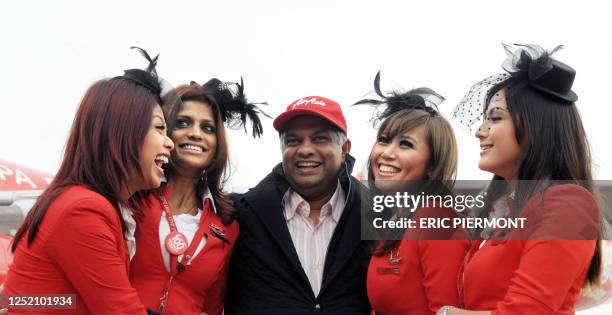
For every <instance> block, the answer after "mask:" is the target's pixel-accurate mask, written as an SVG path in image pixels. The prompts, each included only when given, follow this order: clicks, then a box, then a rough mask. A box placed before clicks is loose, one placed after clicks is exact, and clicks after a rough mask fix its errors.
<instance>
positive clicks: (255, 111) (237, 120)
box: [191, 78, 270, 137]
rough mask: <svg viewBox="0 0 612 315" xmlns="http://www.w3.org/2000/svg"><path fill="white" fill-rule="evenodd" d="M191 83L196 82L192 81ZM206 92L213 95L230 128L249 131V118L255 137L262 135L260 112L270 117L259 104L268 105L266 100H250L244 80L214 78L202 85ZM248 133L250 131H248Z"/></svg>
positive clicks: (215, 103)
mask: <svg viewBox="0 0 612 315" xmlns="http://www.w3.org/2000/svg"><path fill="white" fill-rule="evenodd" d="M191 84H196V85H197V83H196V82H194V81H192V82H191ZM202 88H203V89H204V92H205V93H207V94H209V95H211V96H212V98H213V99H212V101H213V102H214V104H213V105H214V106H216V107H217V108H218V110H219V113H220V114H221V120H223V122H224V123H225V125H226V126H227V127H228V128H231V129H241V128H244V131H245V132H247V129H246V122H247V119H248V120H250V121H251V125H252V135H253V137H261V135H262V134H263V127H262V125H261V120H260V117H259V114H262V115H264V116H266V117H268V118H270V116H268V115H267V114H266V113H265V112H263V111H262V110H261V109H260V108H259V107H258V106H257V105H268V103H266V102H259V103H252V102H249V101H248V100H247V98H246V95H245V94H244V80H243V79H242V78H240V83H236V82H222V81H221V80H219V79H217V78H212V79H210V80H208V82H206V83H204V84H203V85H202ZM247 133H248V132H247Z"/></svg>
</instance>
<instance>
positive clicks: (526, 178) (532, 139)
mask: <svg viewBox="0 0 612 315" xmlns="http://www.w3.org/2000/svg"><path fill="white" fill-rule="evenodd" d="M502 89H504V91H505V94H506V103H507V104H508V111H509V113H510V116H511V117H512V124H513V125H514V129H515V130H516V133H515V134H516V141H517V143H519V144H520V145H521V147H522V156H521V157H520V159H521V162H520V165H519V169H518V174H517V179H518V180H522V182H521V184H520V185H517V187H516V190H515V201H514V203H513V207H512V209H511V210H512V213H513V215H515V216H516V215H517V214H518V212H519V211H520V209H521V208H522V207H523V206H524V205H525V203H526V202H527V200H528V199H529V198H530V197H531V196H533V195H534V193H536V192H537V191H539V190H541V187H538V186H539V185H540V184H541V183H538V182H539V181H543V180H550V182H551V183H554V182H556V181H560V182H568V181H569V182H572V183H575V184H576V185H579V186H582V187H584V188H585V189H587V190H588V191H590V192H591V193H592V194H593V195H594V197H595V198H596V199H598V196H599V191H598V189H597V187H595V185H594V183H593V176H592V174H591V166H592V165H591V152H590V150H589V144H588V141H587V137H586V132H585V131H584V127H583V125H582V119H581V118H580V114H579V113H578V109H577V108H576V105H575V104H574V103H568V102H567V101H562V100H560V99H558V98H556V97H554V96H549V95H548V94H545V93H543V92H540V91H539V90H537V89H534V88H533V87H531V86H529V85H527V84H525V83H524V82H521V81H520V80H517V79H514V78H510V79H508V80H506V81H504V82H502V83H500V84H498V85H497V86H495V87H493V88H492V89H491V90H490V91H489V92H488V95H487V101H486V102H485V104H487V105H485V106H488V103H489V101H490V99H491V98H492V97H493V96H494V95H495V93H497V92H498V91H500V90H502ZM484 112H486V108H485V111H484ZM508 189H509V185H508V182H506V181H505V180H504V179H503V178H502V177H500V176H498V175H495V176H494V177H493V181H492V182H491V185H489V187H488V189H487V196H486V198H485V210H484V211H483V212H482V213H481V214H480V216H481V217H488V216H489V213H490V212H491V211H492V209H493V207H492V205H493V204H494V202H495V201H496V200H498V199H499V198H500V197H501V196H503V195H504V194H506V193H507V190H508ZM601 239H602V231H601V229H600V231H599V236H598V239H597V244H596V248H595V254H594V256H593V259H592V260H591V264H590V266H589V271H588V274H587V279H586V283H587V284H593V283H597V280H598V278H599V275H600V273H601Z"/></svg>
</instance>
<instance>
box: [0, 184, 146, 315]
mask: <svg viewBox="0 0 612 315" xmlns="http://www.w3.org/2000/svg"><path fill="white" fill-rule="evenodd" d="M128 260H129V258H128V256H127V253H126V245H125V241H124V238H123V232H122V230H121V222H120V219H119V215H118V213H117V211H116V210H115V208H114V207H113V206H112V205H111V203H110V202H108V200H107V199H105V198H104V197H102V196H101V195H99V194H98V193H95V192H93V191H91V190H89V189H87V188H85V187H83V186H73V187H70V188H68V189H66V190H65V191H64V192H63V193H61V194H60V195H59V196H58V197H57V198H56V199H55V200H54V201H53V202H52V203H51V205H50V206H49V208H48V209H47V213H46V214H45V216H44V218H43V220H42V223H41V224H40V226H39V229H38V233H37V234H36V238H35V239H34V242H33V243H32V245H30V246H29V247H28V246H27V234H26V236H25V237H24V238H23V239H21V241H20V243H19V245H18V246H17V250H16V251H15V255H14V256H13V264H12V265H11V267H10V270H9V273H8V275H7V281H6V284H5V287H4V292H3V293H4V294H35V293H38V294H76V309H72V310H57V309H36V310H32V309H27V310H26V309H14V310H11V314H18V313H19V314H22V313H23V314H26V313H27V314H31V313H33V312H34V313H36V314H146V312H145V308H144V307H143V305H142V303H141V302H140V299H139V298H138V294H137V293H136V290H134V289H133V288H132V286H131V285H130V282H129V280H128ZM73 302H74V301H73Z"/></svg>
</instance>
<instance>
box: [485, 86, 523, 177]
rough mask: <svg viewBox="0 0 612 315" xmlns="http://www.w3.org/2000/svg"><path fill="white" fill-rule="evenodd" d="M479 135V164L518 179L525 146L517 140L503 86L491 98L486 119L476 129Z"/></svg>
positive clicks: (503, 175) (487, 169) (489, 170)
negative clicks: (522, 147) (522, 146)
mask: <svg viewBox="0 0 612 315" xmlns="http://www.w3.org/2000/svg"><path fill="white" fill-rule="evenodd" d="M476 137H477V138H478V139H479V140H480V161H479V162H478V167H480V169H482V170H484V171H488V172H491V173H493V174H495V175H499V176H501V177H503V178H504V179H506V180H512V179H515V177H516V176H517V173H518V169H519V166H520V159H521V153H522V149H521V146H520V145H519V143H518V142H517V140H516V132H515V128H514V124H513V122H512V117H511V116H510V112H509V111H508V104H507V103H506V94H505V91H504V89H501V90H499V91H498V92H496V93H495V95H493V97H492V98H491V100H490V101H489V104H488V106H487V111H486V113H485V121H484V122H483V124H482V125H481V126H480V128H479V129H478V130H477V131H476Z"/></svg>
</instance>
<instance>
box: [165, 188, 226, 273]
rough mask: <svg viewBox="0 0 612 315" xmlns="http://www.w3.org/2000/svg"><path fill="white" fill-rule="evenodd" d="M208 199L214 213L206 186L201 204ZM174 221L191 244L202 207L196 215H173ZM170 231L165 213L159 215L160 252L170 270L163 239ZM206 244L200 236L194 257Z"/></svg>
mask: <svg viewBox="0 0 612 315" xmlns="http://www.w3.org/2000/svg"><path fill="white" fill-rule="evenodd" d="M206 199H210V204H211V205H212V210H213V212H214V213H215V214H216V213H217V209H216V208H215V203H214V201H213V196H212V194H211V193H210V189H209V188H208V187H207V188H206V190H205V191H204V194H203V195H202V204H204V200H206ZM173 217H174V222H175V223H176V228H177V229H178V231H179V232H181V233H183V235H185V237H187V240H188V241H189V245H191V241H193V237H194V236H195V233H196V231H197V230H198V228H199V227H200V218H201V217H202V209H198V213H197V214H196V215H191V214H189V213H183V214H178V215H174V216H173ZM169 233H170V225H169V224H168V220H167V219H166V216H165V215H162V216H161V220H159V244H160V246H161V253H162V257H163V260H164V265H165V266H166V270H167V271H170V253H168V250H167V249H166V244H165V239H166V235H168V234H169ZM204 245H206V236H204V237H202V241H201V242H200V244H198V247H197V248H196V250H195V252H194V253H193V257H192V258H191V259H194V258H195V257H196V256H197V255H198V254H199V253H200V251H202V249H203V248H204Z"/></svg>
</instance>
